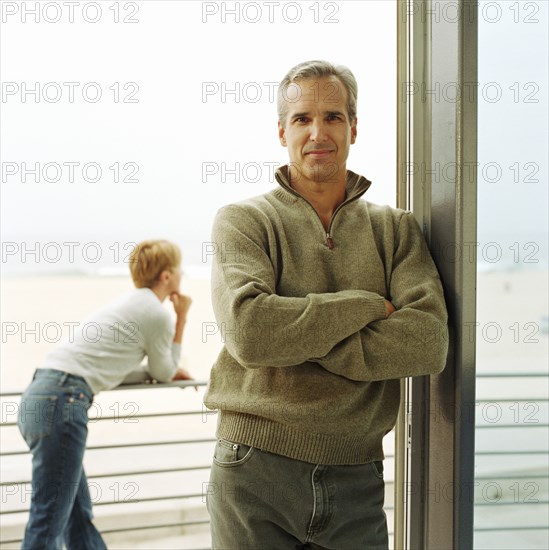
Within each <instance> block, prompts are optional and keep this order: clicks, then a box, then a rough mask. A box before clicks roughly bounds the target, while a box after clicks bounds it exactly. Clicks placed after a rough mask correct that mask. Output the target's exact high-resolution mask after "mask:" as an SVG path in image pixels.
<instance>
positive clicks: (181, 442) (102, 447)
mask: <svg viewBox="0 0 549 550" xmlns="http://www.w3.org/2000/svg"><path fill="white" fill-rule="evenodd" d="M214 441H217V439H215V438H211V437H210V438H207V439H180V440H177V441H151V442H148V443H120V444H118V445H90V446H89V447H86V450H87V451H101V450H106V449H129V448H133V447H154V446H162V445H195V444H197V443H213V442H214ZM27 453H29V451H28V450H27V451H8V452H2V453H0V456H17V455H24V454H27Z"/></svg>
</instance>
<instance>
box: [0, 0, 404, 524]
mask: <svg viewBox="0 0 549 550" xmlns="http://www.w3.org/2000/svg"><path fill="white" fill-rule="evenodd" d="M69 4H70V5H69ZM1 8H2V33H1V46H2V47H1V49H0V57H1V59H0V64H1V66H2V78H3V89H2V103H0V109H1V111H2V113H1V114H2V117H1V121H2V122H1V128H0V131H1V137H2V140H1V154H2V159H3V164H2V202H1V224H2V225H1V228H2V239H3V244H2V273H3V276H4V279H3V281H2V287H1V292H2V322H3V325H2V344H3V345H2V356H1V359H2V369H1V370H0V384H1V386H2V387H3V388H17V389H19V388H23V387H24V386H25V385H26V384H27V383H28V381H29V380H30V378H31V376H32V372H33V370H34V369H35V368H36V366H38V365H39V364H40V362H41V361H42V359H43V357H44V355H45V354H46V353H47V352H49V351H50V350H51V349H52V348H54V347H55V346H56V345H58V343H59V342H60V341H62V340H63V339H66V338H70V335H71V334H72V332H71V331H74V330H83V328H84V327H83V325H81V324H80V322H81V319H83V318H84V317H85V316H87V315H88V314H89V313H90V312H91V311H93V310H94V309H95V308H97V307H98V305H100V304H103V303H105V302H106V301H108V300H110V299H112V298H114V297H115V296H117V295H118V294H120V293H122V292H124V291H126V290H128V289H129V288H131V286H132V285H131V281H130V279H129V277H128V254H129V253H130V252H131V250H132V248H133V245H134V243H136V242H137V241H140V240H143V239H147V238H168V239H171V240H173V241H175V242H177V243H178V244H179V245H180V246H181V248H182V250H183V254H184V272H185V276H184V279H183V292H185V293H188V294H190V295H191V296H192V298H193V306H192V309H191V313H190V315H191V318H190V319H189V323H188V325H187V328H186V332H185V340H184V356H185V357H186V362H187V365H186V366H187V367H188V368H189V370H190V371H191V372H192V373H193V374H194V375H195V376H196V377H197V378H199V379H206V378H207V376H208V374H209V370H210V367H211V364H212V362H213V360H214V359H215V357H216V356H217V354H218V352H219V349H220V347H221V345H222V340H221V335H220V334H219V333H217V334H215V335H211V334H209V333H208V326H211V324H212V323H214V322H215V319H214V316H213V312H212V310H211V306H210V296H209V290H210V284H209V269H210V266H209V264H208V263H207V262H206V260H207V248H205V245H207V243H208V241H209V240H210V230H211V225H212V220H213V217H214V215H215V213H216V211H217V209H218V208H219V207H220V206H222V205H223V204H226V203H228V202H234V201H237V200H240V199H243V198H245V197H251V196H255V195H259V194H261V193H264V192H266V191H268V190H270V189H272V188H273V187H275V186H276V182H275V181H274V179H273V176H272V173H273V167H274V166H276V165H278V164H283V163H285V162H287V153H286V151H285V150H284V149H283V148H282V147H281V146H280V143H279V141H278V137H277V118H276V102H275V98H276V93H275V92H276V86H277V84H278V82H279V81H280V80H281V78H282V77H283V76H284V74H285V73H286V71H287V70H289V69H290V68H291V67H292V66H294V65H295V64H297V63H299V62H301V61H305V60H307V59H317V58H318V59H327V60H330V61H333V62H335V63H342V64H345V65H347V66H349V67H350V68H351V69H352V70H353V72H354V73H355V75H356V77H357V80H358V84H359V101H358V118H359V124H358V139H357V143H356V144H355V145H354V146H353V148H352V149H351V156H350V159H349V168H350V169H352V170H353V171H355V172H358V173H361V174H363V175H365V176H366V177H368V178H369V179H371V180H372V181H373V185H372V188H371V189H370V190H369V191H368V195H367V198H368V200H370V201H372V202H375V203H380V204H383V203H385V204H390V205H393V206H394V204H395V180H396V173H395V165H396V163H395V141H396V137H395V131H396V128H395V126H396V122H395V121H396V116H395V104H396V54H395V51H396V9H397V6H396V2H387V1H386V0H368V1H363V2H355V1H353V2H351V1H339V2H328V1H324V0H322V1H316V2H312V1H309V2H288V1H284V0H282V1H279V2H218V1H215V2H199V1H187V0H185V1H156V0H155V1H154V2H153V1H140V2H126V1H120V2H118V1H115V0H112V1H109V2H47V3H45V2H40V3H39V2H2V4H1ZM139 397H140V399H145V396H144V395H140V396H139ZM151 398H152V396H151ZM115 427H116V426H115ZM393 447H394V446H393V441H392V436H388V437H387V439H386V453H387V455H388V461H387V464H386V469H385V471H386V472H387V474H386V478H387V481H388V483H387V493H388V495H387V499H386V501H387V510H388V513H389V528H390V529H391V530H392V516H391V507H392V501H393V499H392V489H393V487H392V465H393V461H392V456H393V453H394V451H393ZM174 452H175V451H174ZM114 466H115V465H114ZM17 467H18V466H17ZM16 477H17V476H16ZM101 509H103V510H104V509H105V507H102V508H100V510H101ZM99 513H103V514H106V513H107V512H99Z"/></svg>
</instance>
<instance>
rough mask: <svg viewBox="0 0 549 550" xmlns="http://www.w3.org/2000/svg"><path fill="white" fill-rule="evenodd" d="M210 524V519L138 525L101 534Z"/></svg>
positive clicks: (102, 531)
mask: <svg viewBox="0 0 549 550" xmlns="http://www.w3.org/2000/svg"><path fill="white" fill-rule="evenodd" d="M209 523H210V520H209V519H202V520H197V521H182V522H179V523H163V524H161V525H138V526H134V527H126V528H123V529H102V530H101V533H104V534H105V535H106V534H108V533H123V532H125V531H137V530H143V529H167V528H169V527H188V526H189V525H207V524H209Z"/></svg>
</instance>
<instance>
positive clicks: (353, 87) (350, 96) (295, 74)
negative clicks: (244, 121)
mask: <svg viewBox="0 0 549 550" xmlns="http://www.w3.org/2000/svg"><path fill="white" fill-rule="evenodd" d="M329 76H335V77H337V78H339V80H340V81H341V82H342V84H343V86H345V89H346V90H347V113H348V115H349V122H350V124H352V123H353V122H354V120H355V118H356V102H357V96H358V84H357V83H356V78H355V76H354V75H353V73H352V72H351V70H350V69H349V68H347V67H345V66H344V65H332V63H329V62H328V61H321V60H313V61H305V62H303V63H300V64H299V65H296V66H295V67H293V68H292V69H290V70H289V71H288V73H287V74H286V76H285V77H284V78H283V79H282V81H281V82H280V85H279V86H278V94H277V109H278V120H279V121H280V124H281V125H282V126H285V125H286V114H287V105H286V103H287V99H288V98H287V93H286V92H287V90H288V86H290V84H292V83H293V82H296V81H298V80H306V79H310V78H325V77H329Z"/></svg>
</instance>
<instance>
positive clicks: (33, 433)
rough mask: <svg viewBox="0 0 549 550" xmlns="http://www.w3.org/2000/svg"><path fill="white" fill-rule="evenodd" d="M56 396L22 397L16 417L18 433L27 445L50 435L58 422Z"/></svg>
mask: <svg viewBox="0 0 549 550" xmlns="http://www.w3.org/2000/svg"><path fill="white" fill-rule="evenodd" d="M57 399H58V398H57V396H54V395H44V396H29V397H25V396H23V399H22V400H21V405H20V407H19V414H18V416H17V425H18V426H19V431H20V432H21V435H22V436H23V438H24V439H25V441H26V442H27V443H30V442H31V441H34V440H36V439H40V438H42V437H46V436H48V435H50V433H51V431H52V428H53V425H54V424H55V423H56V421H57V420H58V410H57Z"/></svg>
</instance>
